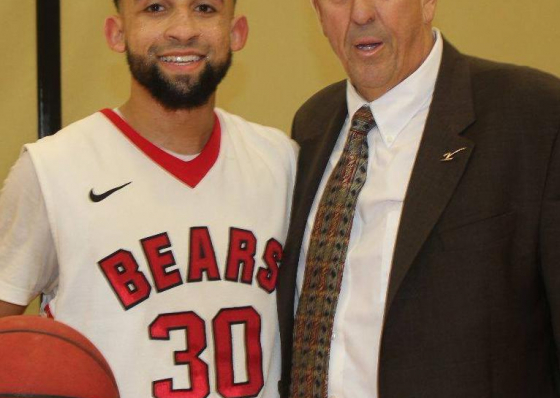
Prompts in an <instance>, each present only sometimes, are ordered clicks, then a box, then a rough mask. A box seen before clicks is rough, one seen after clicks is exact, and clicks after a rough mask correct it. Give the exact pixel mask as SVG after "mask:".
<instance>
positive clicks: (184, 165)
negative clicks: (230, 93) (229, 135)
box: [100, 109, 222, 188]
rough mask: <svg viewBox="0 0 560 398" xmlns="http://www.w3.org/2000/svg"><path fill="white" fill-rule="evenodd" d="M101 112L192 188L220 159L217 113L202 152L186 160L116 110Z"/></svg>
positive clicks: (154, 159) (131, 139)
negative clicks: (149, 139)
mask: <svg viewBox="0 0 560 398" xmlns="http://www.w3.org/2000/svg"><path fill="white" fill-rule="evenodd" d="M100 112H101V113H102V114H103V115H105V116H106V117H107V118H108V119H109V120H110V121H111V122H112V123H113V124H114V125H115V126H116V127H117V128H118V129H119V130H120V131H121V132H122V133H123V134H124V135H125V136H126V137H127V138H128V139H129V140H130V141H131V142H132V143H133V144H134V146H136V147H137V148H138V149H140V150H141V151H142V152H144V154H145V155H146V156H148V157H149V158H150V159H151V160H153V161H154V162H155V163H157V164H158V165H159V166H161V167H162V168H164V169H165V170H166V171H168V172H169V173H171V174H172V175H174V176H175V177H176V178H178V179H179V180H181V181H182V182H184V183H185V184H187V185H188V186H189V187H191V188H194V187H196V186H197V185H198V183H200V181H202V179H203V178H204V177H205V176H206V174H208V172H209V171H210V169H212V166H214V164H215V163H216V160H218V155H219V154H220V143H221V136H222V129H221V126H220V120H219V119H218V116H217V115H215V114H214V118H215V122H214V130H213V131H212V134H211V135H210V139H209V140H208V142H207V143H206V145H205V146H204V148H203V149H202V152H200V154H199V155H198V156H197V157H196V158H194V159H193V160H189V161H184V160H181V159H178V158H176V157H175V156H173V155H170V154H169V153H167V152H165V151H164V150H163V149H161V148H159V147H158V146H156V145H154V144H152V143H151V142H150V141H148V140H147V139H145V138H144V137H142V136H141V135H140V134H139V133H138V132H137V131H136V130H134V129H133V128H132V126H131V125H130V124H128V123H127V122H126V121H125V120H124V119H123V118H122V117H120V116H119V115H118V114H117V113H116V112H115V111H113V110H111V109H102V110H101V111H100Z"/></svg>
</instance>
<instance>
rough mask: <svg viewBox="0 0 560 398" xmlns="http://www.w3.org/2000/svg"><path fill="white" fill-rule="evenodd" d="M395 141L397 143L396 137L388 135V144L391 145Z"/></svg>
mask: <svg viewBox="0 0 560 398" xmlns="http://www.w3.org/2000/svg"><path fill="white" fill-rule="evenodd" d="M393 141H395V137H393V136H392V135H388V136H387V142H388V143H389V144H391V143H392V142H393Z"/></svg>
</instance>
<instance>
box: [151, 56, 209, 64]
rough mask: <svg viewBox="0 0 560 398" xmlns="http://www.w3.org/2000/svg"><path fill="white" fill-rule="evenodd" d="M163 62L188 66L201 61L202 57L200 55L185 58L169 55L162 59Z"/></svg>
mask: <svg viewBox="0 0 560 398" xmlns="http://www.w3.org/2000/svg"><path fill="white" fill-rule="evenodd" d="M160 59H161V60H162V61H163V62H173V63H177V64H187V63H190V62H196V61H200V60H201V59H202V57H201V56H200V55H183V56H173V55H169V56H166V57H160Z"/></svg>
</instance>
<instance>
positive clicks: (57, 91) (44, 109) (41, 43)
mask: <svg viewBox="0 0 560 398" xmlns="http://www.w3.org/2000/svg"><path fill="white" fill-rule="evenodd" d="M36 12H37V101H38V103H37V109H38V116H39V120H38V122H39V138H42V137H45V136H47V135H52V134H54V133H56V132H57V131H58V130H60V128H61V124H62V109H61V106H62V99H61V76H60V75H61V73H60V64H61V62H60V0H36Z"/></svg>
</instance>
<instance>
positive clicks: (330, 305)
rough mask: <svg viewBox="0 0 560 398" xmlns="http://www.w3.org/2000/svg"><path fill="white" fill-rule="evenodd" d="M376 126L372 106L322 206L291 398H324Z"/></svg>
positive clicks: (301, 310)
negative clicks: (335, 323)
mask: <svg viewBox="0 0 560 398" xmlns="http://www.w3.org/2000/svg"><path fill="white" fill-rule="evenodd" d="M374 126H375V121H374V119H373V115H372V114H371V110H370V108H369V106H368V105H364V106H363V107H361V108H360V109H359V110H358V111H357V112H356V113H355V114H354V117H353V118H352V124H351V127H350V133H349V134H348V139H347V140H346V144H345V146H344V150H343V152H342V155H341V157H340V160H339V161H338V163H337V165H336V167H335V168H334V170H333V171H332V173H331V175H330V177H329V180H328V182H327V185H326V186H325V190H324V191H323V196H322V197H321V201H320V202H319V207H318V209H317V215H316V216H315V224H314V225H313V230H312V232H311V238H310V243H309V250H308V252H307V259H306V260H307V261H306V265H305V278H304V282H303V288H302V292H301V295H300V299H299V305H298V309H297V313H296V319H295V326H294V346H293V362H292V387H291V397H292V398H326V397H327V385H328V380H327V376H328V368H329V354H330V347H331V335H332V329H333V321H334V314H335V311H336V305H337V303H338V296H339V293H340V285H341V283H342V274H343V271H344V263H345V261H346V252H347V250H348V242H349V240H350V231H351V230H352V220H353V219H354V212H355V210H356V202H357V199H358V194H359V193H360V190H361V189H362V187H363V185H364V182H365V179H366V170H367V163H368V145H367V133H368V132H369V131H370V130H371V129H372V128H373V127H374Z"/></svg>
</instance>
